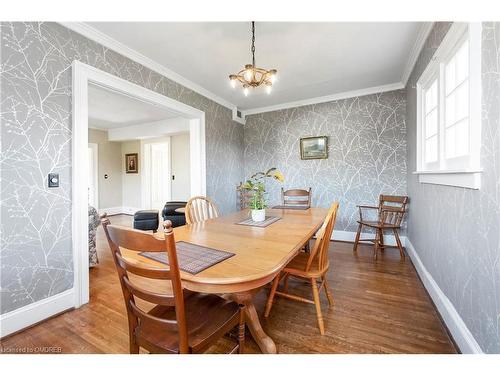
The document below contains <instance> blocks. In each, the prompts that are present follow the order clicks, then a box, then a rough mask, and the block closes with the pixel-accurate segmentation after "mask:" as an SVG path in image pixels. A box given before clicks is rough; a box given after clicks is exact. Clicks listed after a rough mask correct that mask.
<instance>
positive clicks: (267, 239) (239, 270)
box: [123, 208, 328, 353]
mask: <svg viewBox="0 0 500 375" xmlns="http://www.w3.org/2000/svg"><path fill="white" fill-rule="evenodd" d="M327 211H328V210H327V209H324V208H309V209H307V210H292V209H267V210H266V216H278V217H280V220H278V221H275V222H274V223H272V224H270V225H269V226H267V227H264V228H261V227H255V226H246V225H239V224H237V223H238V222H241V221H243V220H245V219H246V218H248V217H249V211H248V210H243V211H239V212H236V213H232V214H229V215H225V216H221V217H218V218H214V219H209V220H206V221H204V222H201V223H196V224H190V225H184V226H181V227H177V228H174V235H175V240H176V241H185V242H189V243H193V244H197V245H200V246H205V247H210V248H213V249H218V250H223V251H228V252H231V253H234V254H235V255H234V256H232V257H230V258H228V259H226V260H224V261H222V262H220V263H218V264H215V265H213V266H211V267H209V268H207V269H205V270H203V271H201V272H199V273H198V274H190V273H188V272H184V271H181V278H182V284H183V287H184V288H186V289H188V290H191V291H195V292H202V293H214V294H219V295H222V296H223V297H224V298H227V299H230V300H233V301H236V302H238V303H240V304H242V305H244V306H245V307H246V309H245V311H246V323H247V326H248V328H249V329H250V332H251V334H252V336H253V338H254V340H255V341H256V342H257V344H258V345H259V347H260V349H261V350H262V352H263V353H276V352H277V349H276V344H275V343H274V341H273V340H272V339H271V338H270V337H269V336H268V335H267V334H266V333H265V332H264V330H263V329H262V326H261V324H260V321H259V317H258V315H257V311H256V309H255V305H254V302H253V299H254V296H255V294H256V293H257V292H258V291H259V290H261V289H262V288H263V287H264V286H265V285H266V284H268V283H269V282H270V281H272V280H273V279H274V277H276V276H277V275H278V273H279V271H280V270H281V269H283V268H284V267H285V265H286V264H287V263H288V262H289V261H290V260H291V259H292V258H293V257H294V256H295V255H296V254H297V253H298V252H299V251H300V249H301V248H302V247H303V246H304V245H305V244H306V243H307V242H308V241H309V239H310V238H312V237H313V236H314V234H315V233H316V232H317V231H318V229H319V228H320V227H321V225H322V223H323V220H324V219H325V217H326V214H327ZM156 235H160V236H161V235H162V233H161V231H159V232H158V234H156ZM123 255H124V256H125V257H127V258H132V259H133V260H134V261H139V262H145V263H148V264H149V265H154V266H155V267H159V268H165V267H166V266H165V265H164V264H162V263H159V262H157V261H155V260H152V259H148V258H145V257H143V256H140V255H138V254H137V253H135V252H132V251H126V250H124V251H123Z"/></svg>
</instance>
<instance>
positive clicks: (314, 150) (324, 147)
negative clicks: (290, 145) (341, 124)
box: [300, 136, 328, 160]
mask: <svg viewBox="0 0 500 375" xmlns="http://www.w3.org/2000/svg"><path fill="white" fill-rule="evenodd" d="M300 158H301V159H302V160H310V159H327V158H328V137H326V136H322V137H306V138H300Z"/></svg>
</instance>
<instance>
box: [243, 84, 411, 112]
mask: <svg viewBox="0 0 500 375" xmlns="http://www.w3.org/2000/svg"><path fill="white" fill-rule="evenodd" d="M404 87H405V85H403V83H402V82H395V83H390V84H388V85H382V86H374V87H368V88H366V89H360V90H352V91H345V92H340V93H337V94H333V95H326V96H318V97H316V98H310V99H303V100H297V101H295V102H288V103H283V104H276V105H272V106H269V107H261V108H254V109H248V110H246V111H242V114H243V116H245V117H246V116H249V115H255V114H257V113H264V112H272V111H279V110H281V109H288V108H295V107H302V106H305V105H311V104H319V103H327V102H333V101H335V100H342V99H349V98H354V97H356V96H365V95H371V94H378V93H381V92H387V91H394V90H400V89H402V88H404Z"/></svg>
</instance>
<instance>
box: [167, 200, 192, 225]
mask: <svg viewBox="0 0 500 375" xmlns="http://www.w3.org/2000/svg"><path fill="white" fill-rule="evenodd" d="M186 203H187V202H182V201H172V202H167V203H166V204H165V207H163V211H162V212H161V216H162V217H163V221H167V220H170V221H171V222H172V227H174V228H175V227H180V226H182V225H185V224H186V216H185V215H184V213H182V212H175V210H176V209H178V208H181V207H186Z"/></svg>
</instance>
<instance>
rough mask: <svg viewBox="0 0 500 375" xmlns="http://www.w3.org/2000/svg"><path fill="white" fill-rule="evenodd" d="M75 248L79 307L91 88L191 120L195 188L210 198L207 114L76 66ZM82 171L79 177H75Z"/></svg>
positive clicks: (83, 294) (85, 282)
mask: <svg viewBox="0 0 500 375" xmlns="http://www.w3.org/2000/svg"><path fill="white" fill-rule="evenodd" d="M72 73H73V76H72V90H73V97H72V123H73V126H72V168H71V170H72V171H73V173H72V185H71V186H72V187H73V189H72V245H73V270H74V281H73V285H74V290H75V301H76V302H75V307H80V306H81V305H83V304H85V303H87V302H88V301H89V273H88V261H89V257H88V198H87V186H88V160H87V157H88V156H87V154H88V152H87V147H88V85H89V83H92V84H96V85H99V86H102V87H104V88H106V89H109V90H114V91H117V92H119V93H120V94H123V95H129V96H132V97H134V98H139V99H140V100H143V101H145V102H149V103H152V104H154V105H157V106H160V107H165V108H167V109H168V110H169V111H171V112H172V111H174V112H177V113H179V115H181V116H182V117H185V118H189V121H190V132H191V133H190V138H191V174H192V176H193V175H194V176H195V177H196V178H194V179H193V178H192V179H191V184H192V186H193V184H196V188H195V189H193V190H194V191H196V193H197V194H199V195H206V160H205V158H206V155H205V150H206V147H205V112H203V111H200V110H199V109H196V108H193V107H191V106H189V105H186V104H184V103H181V102H179V101H177V100H174V99H172V98H169V97H167V96H164V95H161V94H158V93H156V92H154V91H151V90H149V89H146V88H145V87H142V86H139V85H136V84H134V83H132V82H129V81H126V80H124V79H122V78H119V77H116V76H114V75H112V74H109V73H106V72H104V71H102V70H99V69H97V68H94V67H92V66H90V65H86V64H83V63H81V62H80V61H77V60H75V61H73V64H72ZM75 171H78V173H75Z"/></svg>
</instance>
